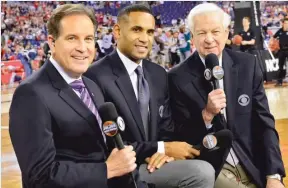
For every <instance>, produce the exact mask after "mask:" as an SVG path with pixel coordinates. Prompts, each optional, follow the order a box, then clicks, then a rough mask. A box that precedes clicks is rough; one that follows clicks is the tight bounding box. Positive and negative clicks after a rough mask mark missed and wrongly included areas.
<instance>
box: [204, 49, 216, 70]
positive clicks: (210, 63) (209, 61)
mask: <svg viewBox="0 0 288 188" xmlns="http://www.w3.org/2000/svg"><path fill="white" fill-rule="evenodd" d="M205 65H206V67H207V68H209V69H211V70H212V69H213V67H215V66H219V59H218V57H217V56H216V55H215V54H213V53H210V54H208V55H207V56H206V57H205Z"/></svg>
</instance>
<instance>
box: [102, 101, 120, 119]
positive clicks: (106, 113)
mask: <svg viewBox="0 0 288 188" xmlns="http://www.w3.org/2000/svg"><path fill="white" fill-rule="evenodd" d="M98 112H99V115H100V117H101V119H102V122H103V123H104V122H105V121H116V119H117V117H118V113H117V110H116V108H115V106H114V104H113V103H111V102H105V103H104V104H102V105H101V106H100V107H99V109H98Z"/></svg>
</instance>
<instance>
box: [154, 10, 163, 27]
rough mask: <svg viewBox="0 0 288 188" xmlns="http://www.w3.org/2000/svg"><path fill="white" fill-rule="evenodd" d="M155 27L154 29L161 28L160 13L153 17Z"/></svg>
mask: <svg viewBox="0 0 288 188" xmlns="http://www.w3.org/2000/svg"><path fill="white" fill-rule="evenodd" d="M155 26H156V27H161V26H162V21H161V14H160V13H158V14H157V16H156V17H155Z"/></svg>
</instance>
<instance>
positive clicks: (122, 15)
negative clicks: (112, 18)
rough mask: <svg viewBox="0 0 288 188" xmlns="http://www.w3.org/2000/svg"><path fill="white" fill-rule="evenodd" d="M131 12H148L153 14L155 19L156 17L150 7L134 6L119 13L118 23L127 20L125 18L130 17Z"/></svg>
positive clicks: (127, 7)
mask: <svg viewBox="0 0 288 188" xmlns="http://www.w3.org/2000/svg"><path fill="white" fill-rule="evenodd" d="M131 12H146V13H148V14H151V15H152V16H153V18H154V15H153V13H152V11H151V9H150V8H149V7H147V6H146V5H144V4H134V5H128V6H126V7H124V8H122V9H121V10H120V11H119V13H118V15H117V22H120V21H121V20H123V19H125V17H128V16H129V14H130V13H131Z"/></svg>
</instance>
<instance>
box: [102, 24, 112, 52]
mask: <svg viewBox="0 0 288 188" xmlns="http://www.w3.org/2000/svg"><path fill="white" fill-rule="evenodd" d="M112 31H113V30H112V29H111V28H109V29H108V32H107V33H106V34H105V35H104V36H103V38H102V48H103V50H104V51H105V55H107V54H110V53H111V52H112V51H113V49H114V43H115V40H114V37H113V34H112Z"/></svg>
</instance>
